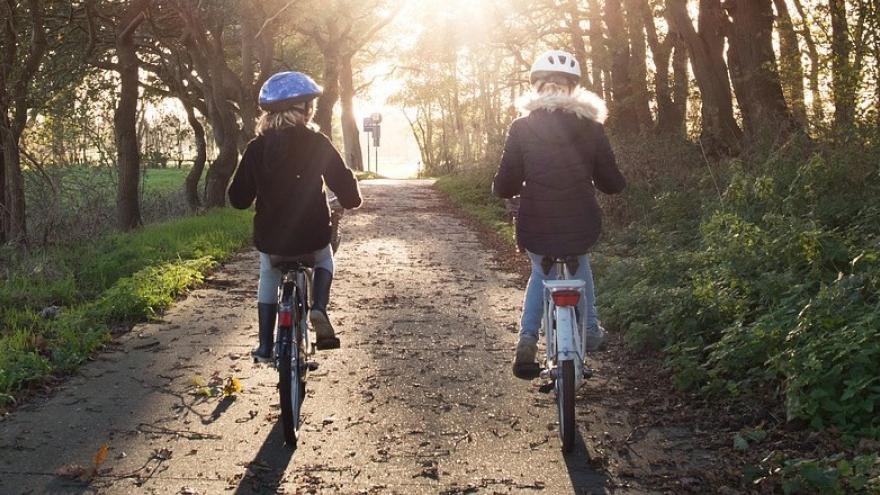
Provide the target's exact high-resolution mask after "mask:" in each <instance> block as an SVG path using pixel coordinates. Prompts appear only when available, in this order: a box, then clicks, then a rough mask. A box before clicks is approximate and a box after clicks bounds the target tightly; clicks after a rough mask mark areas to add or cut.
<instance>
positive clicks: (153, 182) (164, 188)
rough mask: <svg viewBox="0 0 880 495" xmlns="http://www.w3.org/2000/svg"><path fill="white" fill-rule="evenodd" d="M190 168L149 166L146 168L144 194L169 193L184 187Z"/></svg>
mask: <svg viewBox="0 0 880 495" xmlns="http://www.w3.org/2000/svg"><path fill="white" fill-rule="evenodd" d="M188 173H189V168H179V169H178V168H148V169H145V170H144V194H168V193H172V192H175V191H180V190H182V189H183V183H184V181H185V180H186V175H187V174H188Z"/></svg>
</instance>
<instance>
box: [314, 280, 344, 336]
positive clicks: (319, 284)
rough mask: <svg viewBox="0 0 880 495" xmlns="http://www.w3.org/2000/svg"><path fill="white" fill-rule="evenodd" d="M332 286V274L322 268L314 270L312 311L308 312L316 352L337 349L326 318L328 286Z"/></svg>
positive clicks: (333, 332)
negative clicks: (314, 335)
mask: <svg viewBox="0 0 880 495" xmlns="http://www.w3.org/2000/svg"><path fill="white" fill-rule="evenodd" d="M332 284H333V274H332V273H330V272H328V271H327V270H324V269H322V268H315V274H314V276H313V279H312V309H311V311H309V320H311V322H312V328H314V329H315V334H316V336H317V338H316V339H315V347H317V348H318V350H321V351H323V350H327V349H339V339H338V338H337V337H336V332H335V331H334V330H333V325H332V324H331V323H330V318H329V317H328V316H327V304H328V303H329V302H330V286H331V285H332Z"/></svg>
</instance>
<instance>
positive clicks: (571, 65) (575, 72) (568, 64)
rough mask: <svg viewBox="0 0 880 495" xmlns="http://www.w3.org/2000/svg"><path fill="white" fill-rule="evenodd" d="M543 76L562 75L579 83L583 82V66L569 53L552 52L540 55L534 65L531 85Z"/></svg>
mask: <svg viewBox="0 0 880 495" xmlns="http://www.w3.org/2000/svg"><path fill="white" fill-rule="evenodd" d="M543 74H562V75H564V76H568V77H569V78H570V79H572V81H573V82H575V83H577V82H578V81H580V80H581V64H579V63H578V61H577V59H576V58H575V57H574V55H572V54H570V53H568V52H564V51H562V50H550V51H548V52H544V53H542V54H541V55H539V56H538V58H537V59H535V63H533V64H532V71H531V74H530V77H529V79H530V80H531V83H532V84H534V83H535V81H536V80H537V79H538V78H540V77H541V75H543Z"/></svg>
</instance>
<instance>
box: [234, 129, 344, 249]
mask: <svg viewBox="0 0 880 495" xmlns="http://www.w3.org/2000/svg"><path fill="white" fill-rule="evenodd" d="M325 183H326V185H327V187H329V188H330V190H331V191H333V192H334V193H335V194H336V196H337V198H339V203H340V204H341V205H342V207H343V208H357V207H359V206H360V205H361V193H360V189H359V188H358V183H357V179H356V178H355V176H354V174H353V173H352V171H351V170H349V169H348V168H347V167H346V166H345V163H344V162H343V161H342V157H340V156H339V152H337V151H336V148H334V147H333V144H332V143H330V140H329V139H327V137H326V136H324V135H323V134H321V133H319V132H317V131H314V130H312V129H310V128H308V127H305V126H300V125H298V126H293V127H286V128H283V129H279V130H271V131H269V132H267V133H266V134H264V135H262V136H258V137H256V138H255V139H254V140H253V141H251V142H250V143H248V146H247V149H246V150H245V152H244V155H243V156H242V158H241V162H240V163H239V164H238V170H237V171H236V172H235V178H234V179H233V180H232V185H231V186H230V187H229V202H230V203H232V206H234V207H235V208H239V209H245V208H249V207H250V206H251V204H252V203H253V202H254V199H256V201H257V206H256V215H255V216H254V245H255V246H256V248H257V249H259V250H260V251H262V252H264V253H268V254H278V255H283V256H298V255H301V254H306V253H310V252H313V251H317V250H319V249H322V248H324V247H326V246H327V245H328V244H329V243H330V207H329V206H328V204H327V196H326V194H325V193H324V185H325Z"/></svg>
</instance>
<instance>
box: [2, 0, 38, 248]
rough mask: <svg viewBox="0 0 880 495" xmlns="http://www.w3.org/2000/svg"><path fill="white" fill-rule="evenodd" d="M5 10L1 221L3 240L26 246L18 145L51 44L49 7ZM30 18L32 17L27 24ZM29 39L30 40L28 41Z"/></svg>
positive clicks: (32, 3) (34, 3) (34, 0)
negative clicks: (36, 83) (48, 27)
mask: <svg viewBox="0 0 880 495" xmlns="http://www.w3.org/2000/svg"><path fill="white" fill-rule="evenodd" d="M0 9H2V10H0V12H3V14H4V17H5V20H4V21H3V37H2V40H0V53H2V54H3V61H2V65H3V67H8V68H10V69H4V70H2V71H0V141H2V145H0V149H2V151H3V160H2V164H3V168H4V172H3V173H2V174H0V179H3V181H2V185H3V190H4V194H3V200H2V201H0V206H2V208H0V216H2V219H0V223H2V224H3V225H4V227H3V228H0V231H2V235H0V238H3V239H4V240H6V241H9V242H11V243H13V244H19V245H25V244H27V215H26V210H25V197H24V179H23V176H22V167H21V153H20V147H19V146H20V140H21V135H22V133H23V132H24V129H25V125H26V124H27V114H28V110H29V109H30V107H31V104H32V100H31V90H32V88H33V80H34V79H35V78H36V76H37V73H38V72H39V70H40V67H41V65H42V64H43V63H44V58H45V56H46V53H47V51H48V48H49V42H48V40H47V36H46V27H47V26H46V11H45V7H44V5H43V2H42V1H41V0H28V2H27V7H24V6H20V5H19V4H18V3H17V2H15V3H14V2H5V3H3V5H2V7H0ZM25 19H27V21H29V22H27V25H26V26H25V25H24V24H25ZM25 37H27V38H29V40H28V42H27V45H25ZM25 50H26V51H25ZM21 52H23V53H21ZM16 69H17V70H16Z"/></svg>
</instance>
